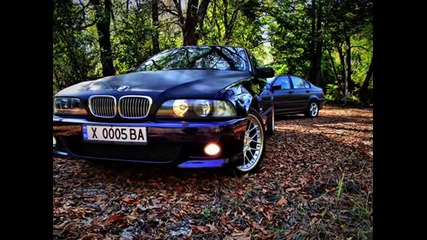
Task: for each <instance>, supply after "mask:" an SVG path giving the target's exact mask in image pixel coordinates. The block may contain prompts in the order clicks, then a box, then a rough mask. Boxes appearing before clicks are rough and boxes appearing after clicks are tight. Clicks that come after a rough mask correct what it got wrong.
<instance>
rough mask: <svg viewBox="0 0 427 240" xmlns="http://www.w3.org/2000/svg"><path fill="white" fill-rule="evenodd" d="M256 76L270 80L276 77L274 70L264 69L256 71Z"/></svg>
mask: <svg viewBox="0 0 427 240" xmlns="http://www.w3.org/2000/svg"><path fill="white" fill-rule="evenodd" d="M256 72H257V73H256V76H257V77H259V78H270V77H274V69H272V68H268V67H264V68H258V69H257V71H256Z"/></svg>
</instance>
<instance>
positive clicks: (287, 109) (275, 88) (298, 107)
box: [261, 75, 325, 118]
mask: <svg viewBox="0 0 427 240" xmlns="http://www.w3.org/2000/svg"><path fill="white" fill-rule="evenodd" d="M267 82H268V83H267V85H266V86H265V88H264V91H263V92H262V94H261V95H262V96H263V97H264V98H265V97H268V96H271V94H272V95H273V99H274V111H275V114H276V115H288V114H301V113H303V114H304V115H305V116H306V117H312V118H314V117H317V116H318V114H319V110H320V109H322V108H323V103H324V101H325V98H324V97H325V94H324V92H323V89H322V88H320V87H317V86H315V85H314V84H312V83H311V82H309V81H307V80H305V79H303V78H301V77H297V76H293V75H278V76H275V77H272V78H268V79H267Z"/></svg>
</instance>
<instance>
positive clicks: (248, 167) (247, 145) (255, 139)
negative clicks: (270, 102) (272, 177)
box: [236, 109, 265, 173]
mask: <svg viewBox="0 0 427 240" xmlns="http://www.w3.org/2000/svg"><path fill="white" fill-rule="evenodd" d="M246 119H247V125H246V131H245V138H244V142H243V162H242V165H240V166H237V167H236V168H237V170H238V171H239V172H240V173H248V172H250V171H254V170H256V169H258V168H259V165H260V163H261V161H262V158H263V157H264V146H265V141H264V139H265V132H264V125H263V123H262V120H261V117H260V116H259V114H258V113H257V112H256V111H255V110H253V109H250V110H249V113H248V116H247V117H246Z"/></svg>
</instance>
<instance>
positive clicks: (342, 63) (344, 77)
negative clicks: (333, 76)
mask: <svg viewBox="0 0 427 240" xmlns="http://www.w3.org/2000/svg"><path fill="white" fill-rule="evenodd" d="M337 50H338V56H339V58H340V62H341V84H342V90H343V91H342V93H343V94H342V95H343V97H344V98H345V97H346V94H347V83H346V80H347V77H346V74H347V71H346V70H345V69H346V67H345V59H344V53H343V52H342V45H341V43H340V44H339V46H338V47H337Z"/></svg>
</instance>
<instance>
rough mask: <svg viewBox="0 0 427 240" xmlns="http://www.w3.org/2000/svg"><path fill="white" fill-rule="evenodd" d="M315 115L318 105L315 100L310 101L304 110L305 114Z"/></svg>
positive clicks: (317, 113) (313, 116)
mask: <svg viewBox="0 0 427 240" xmlns="http://www.w3.org/2000/svg"><path fill="white" fill-rule="evenodd" d="M317 115H319V105H318V104H317V102H314V101H313V102H310V104H309V105H308V108H307V110H306V112H305V116H306V117H311V118H315V117H317Z"/></svg>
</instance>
